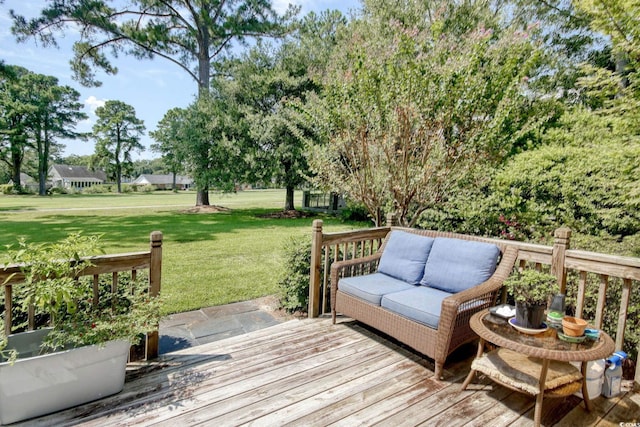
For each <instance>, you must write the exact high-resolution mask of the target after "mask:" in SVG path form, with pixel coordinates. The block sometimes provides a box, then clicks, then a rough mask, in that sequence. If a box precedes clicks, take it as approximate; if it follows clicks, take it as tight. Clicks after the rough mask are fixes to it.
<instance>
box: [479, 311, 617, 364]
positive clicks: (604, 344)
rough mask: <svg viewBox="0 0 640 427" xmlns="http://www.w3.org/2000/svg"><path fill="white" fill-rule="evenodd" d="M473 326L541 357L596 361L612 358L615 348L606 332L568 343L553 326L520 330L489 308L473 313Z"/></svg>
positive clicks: (496, 341) (506, 345) (491, 338)
mask: <svg viewBox="0 0 640 427" xmlns="http://www.w3.org/2000/svg"><path fill="white" fill-rule="evenodd" d="M470 326H471V329H473V331H474V332H475V333H476V334H478V336H480V337H481V338H483V339H484V340H485V341H488V342H490V343H493V344H495V345H497V346H499V347H504V348H508V349H510V350H513V351H517V352H520V353H522V354H526V355H527V356H533V357H539V358H541V359H549V360H558V361H563V362H570V361H587V360H596V359H604V358H606V357H609V356H610V355H611V354H612V353H613V352H614V350H615V344H614V342H613V340H612V339H611V337H610V336H609V335H607V334H606V333H605V332H604V331H600V337H599V338H598V339H597V340H591V339H585V340H584V341H583V342H581V343H569V342H566V341H563V340H560V339H559V338H558V334H557V331H556V330H555V329H553V328H549V329H547V330H546V331H544V332H541V333H539V334H535V335H528V334H525V333H522V332H519V331H517V330H516V329H515V328H514V327H513V326H511V325H510V324H509V322H508V321H507V319H504V318H501V317H498V316H496V315H493V314H491V313H489V310H483V311H480V312H478V313H476V314H474V315H473V317H471V320H470Z"/></svg>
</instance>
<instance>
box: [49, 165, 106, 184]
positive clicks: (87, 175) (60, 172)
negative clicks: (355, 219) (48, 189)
mask: <svg viewBox="0 0 640 427" xmlns="http://www.w3.org/2000/svg"><path fill="white" fill-rule="evenodd" d="M49 181H50V182H51V185H52V186H53V187H60V188H73V189H82V188H86V187H91V186H92V185H96V184H104V183H105V182H106V181H107V175H106V174H105V173H104V171H101V170H97V171H92V170H90V169H89V168H87V167H85V166H70V165H52V166H51V167H50V168H49Z"/></svg>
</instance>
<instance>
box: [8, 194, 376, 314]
mask: <svg viewBox="0 0 640 427" xmlns="http://www.w3.org/2000/svg"><path fill="white" fill-rule="evenodd" d="M297 195H298V196H301V194H297ZM284 196H285V193H284V190H254V191H244V192H239V193H237V194H232V195H223V194H214V193H211V195H210V203H211V204H212V205H219V206H224V207H227V208H230V210H229V211H225V212H217V213H206V214H204V213H199V214H194V213H185V212H184V211H185V209H186V208H189V207H193V206H194V204H195V193H193V192H187V193H178V194H174V193H171V192H154V193H150V194H135V193H133V194H122V195H114V194H97V195H86V196H82V195H56V196H52V197H37V196H0V221H1V223H2V226H1V231H2V232H1V233H0V248H2V252H4V251H5V249H4V248H5V245H7V244H12V243H14V242H16V241H17V240H18V239H19V238H20V237H25V238H26V239H27V240H28V241H30V242H42V241H53V240H57V239H60V238H62V237H64V236H66V235H67V234H69V233H70V232H72V231H78V230H81V231H82V232H83V233H85V234H91V233H99V234H102V235H103V239H102V240H103V243H104V246H105V250H106V252H107V253H119V252H128V251H139V250H146V249H147V248H148V245H149V233H151V232H152V231H154V230H160V231H162V233H163V235H164V243H163V264H162V294H163V296H164V298H165V299H166V303H165V309H164V312H165V314H167V313H175V312H180V311H187V310H193V309H198V308H201V307H207V306H211V305H220V304H226V303H230V302H234V301H243V300H247V299H252V298H257V297H260V296H264V295H269V294H274V293H276V292H277V282H278V279H279V278H280V276H281V274H282V253H283V247H284V245H285V243H286V242H287V240H288V238H289V236H294V235H304V234H308V235H310V234H311V223H312V220H313V219H311V218H301V219H266V218H260V215H261V214H265V213H269V212H273V211H275V210H278V209H280V208H281V207H282V206H283V205H284ZM296 205H297V206H299V205H300V203H297V204H296ZM320 218H322V219H323V220H324V221H325V225H326V226H327V227H328V228H329V230H331V231H338V230H345V229H352V228H361V227H366V226H368V224H363V223H352V224H346V223H343V222H342V221H340V220H339V219H336V218H333V217H324V216H323V217H320Z"/></svg>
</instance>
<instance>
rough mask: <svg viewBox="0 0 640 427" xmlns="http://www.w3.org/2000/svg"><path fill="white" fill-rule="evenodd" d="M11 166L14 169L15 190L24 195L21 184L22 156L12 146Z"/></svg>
mask: <svg viewBox="0 0 640 427" xmlns="http://www.w3.org/2000/svg"><path fill="white" fill-rule="evenodd" d="M11 165H12V169H13V178H12V179H13V190H14V191H15V192H16V193H22V183H21V182H20V169H21V168H22V155H21V153H19V152H17V149H15V148H14V147H13V146H11Z"/></svg>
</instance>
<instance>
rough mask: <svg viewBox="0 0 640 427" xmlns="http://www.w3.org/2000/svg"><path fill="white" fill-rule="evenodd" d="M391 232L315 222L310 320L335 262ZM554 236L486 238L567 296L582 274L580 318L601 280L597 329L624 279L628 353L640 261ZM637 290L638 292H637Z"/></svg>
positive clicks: (639, 366) (320, 309)
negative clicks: (545, 241) (553, 280)
mask: <svg viewBox="0 0 640 427" xmlns="http://www.w3.org/2000/svg"><path fill="white" fill-rule="evenodd" d="M387 223H388V224H393V218H389V219H388V220H387ZM390 230H391V227H378V228H369V229H363V230H355V231H346V232H333V233H325V232H324V231H323V223H322V220H315V221H314V222H313V243H312V253H311V276H310V278H309V309H308V313H309V317H317V316H319V315H321V314H326V313H327V312H328V308H327V307H328V306H329V304H328V301H327V299H328V297H329V292H328V291H327V289H328V288H329V286H330V285H331V284H330V283H328V282H329V277H328V276H329V274H328V271H329V268H330V264H331V263H332V262H335V261H338V260H342V259H348V258H358V257H364V256H367V255H369V254H371V253H373V252H375V251H376V250H377V248H379V246H380V244H381V242H382V241H383V239H384V237H385V236H386V235H387V233H388V232H389V231H390ZM554 237H555V240H554V244H553V246H546V245H539V244H532V243H524V242H517V241H506V240H499V239H492V238H486V239H483V240H486V241H489V242H496V243H500V244H502V245H507V246H513V247H516V248H517V249H518V267H519V268H536V269H538V270H541V269H548V270H549V271H550V272H551V273H552V274H554V275H555V276H556V277H557V278H558V284H559V285H560V289H561V291H562V292H563V293H567V292H568V291H569V289H568V287H567V285H568V282H567V274H568V273H571V274H572V275H577V290H576V291H575V292H576V294H575V295H568V296H571V297H574V298H575V301H576V303H575V312H576V313H575V314H576V316H578V317H582V315H583V313H584V312H585V308H586V307H585V304H586V301H587V299H586V298H587V287H588V286H589V278H590V277H593V276H595V278H596V280H595V282H596V284H597V290H598V292H597V293H598V296H597V302H596V304H595V309H594V313H595V318H594V319H593V323H594V325H595V326H596V327H597V328H602V326H603V322H604V313H605V308H606V307H607V306H609V307H612V306H613V304H615V301H611V296H610V295H607V291H610V289H611V286H610V283H611V281H612V280H614V279H615V280H619V281H620V283H621V296H620V301H619V306H618V310H619V311H618V313H619V314H618V319H617V325H616V327H615V328H614V329H615V330H616V332H615V342H616V350H620V349H622V347H623V345H624V336H625V328H626V324H627V320H628V319H627V316H628V307H629V302H630V299H631V295H632V292H634V293H633V294H634V295H635V293H637V292H638V287H639V285H640V283H638V282H640V258H633V257H624V256H616V255H606V254H601V253H597V252H587V251H581V250H573V249H570V243H571V230H570V229H568V228H560V229H558V230H556V231H555V233H554ZM361 248H365V250H361ZM369 248H370V249H369ZM572 277H573V276H572ZM592 281H593V280H592ZM572 283H573V282H572ZM634 286H635V291H633V287H634ZM608 297H609V298H608ZM591 308H593V307H591ZM612 326H613V325H612ZM638 353H639V354H640V345H639V346H638ZM635 382H636V383H637V384H640V357H639V358H638V360H636V372H635Z"/></svg>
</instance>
